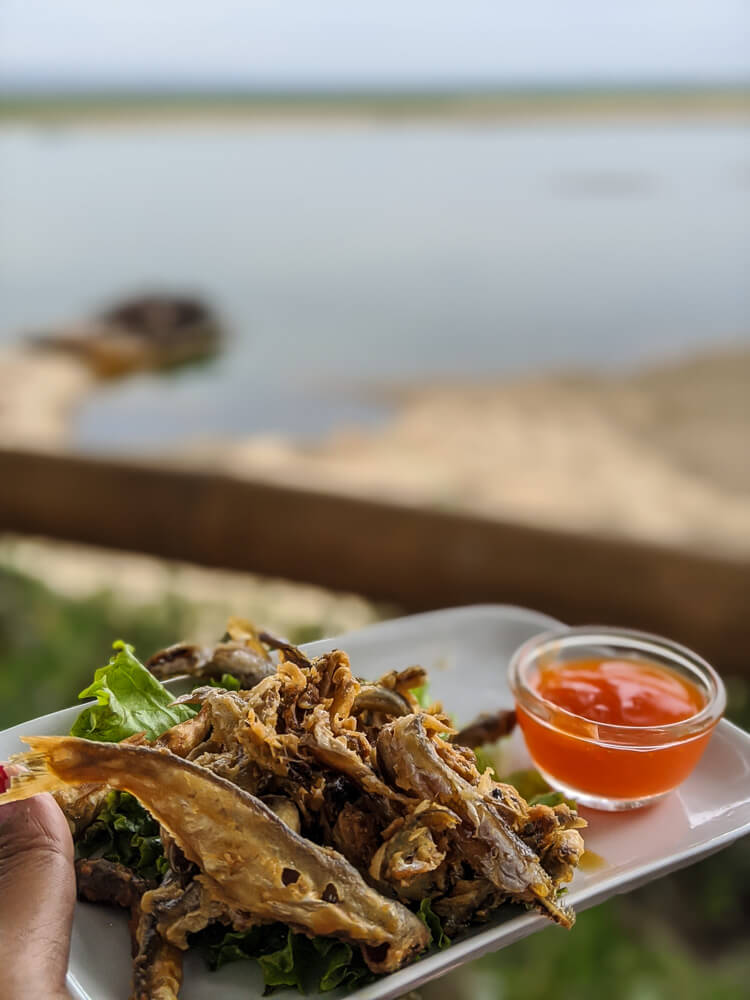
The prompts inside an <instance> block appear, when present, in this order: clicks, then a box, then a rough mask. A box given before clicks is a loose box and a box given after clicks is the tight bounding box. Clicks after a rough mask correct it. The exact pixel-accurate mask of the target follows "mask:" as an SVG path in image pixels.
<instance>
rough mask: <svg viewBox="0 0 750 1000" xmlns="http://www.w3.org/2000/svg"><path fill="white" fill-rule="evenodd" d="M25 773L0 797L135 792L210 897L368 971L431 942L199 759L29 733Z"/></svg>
mask: <svg viewBox="0 0 750 1000" xmlns="http://www.w3.org/2000/svg"><path fill="white" fill-rule="evenodd" d="M25 742H26V743H28V744H29V746H30V747H31V753H30V754H24V755H21V759H23V760H24V762H25V763H26V765H27V766H28V767H29V768H30V771H31V773H30V774H27V775H24V776H22V777H21V778H19V779H15V780H14V785H13V786H12V787H11V789H10V791H9V792H8V793H6V795H5V796H2V797H0V799H6V800H10V799H15V798H25V797H27V796H28V795H33V794H36V793H37V792H38V791H40V790H43V789H44V788H47V789H49V788H54V787H56V786H57V785H59V784H60V783H63V784H74V785H75V784H85V783H88V782H96V781H99V782H104V783H107V784H108V785H110V786H111V787H112V788H118V789H121V790H123V791H127V792H130V794H131V795H134V796H135V797H136V798H137V799H138V800H139V801H140V802H141V803H142V804H143V805H144V806H145V807H146V808H147V809H148V810H149V812H150V813H151V814H152V815H153V816H154V818H155V819H156V820H157V821H158V822H159V823H161V825H162V826H164V827H165V828H166V829H167V831H168V832H169V833H170V834H171V836H172V837H173V838H174V840H175V841H176V843H177V844H178V845H179V847H180V849H181V850H182V852H183V853H184V855H185V857H186V858H188V859H189V860H190V861H193V862H194V863H195V864H197V865H198V866H199V867H200V869H201V872H202V873H203V874H202V876H201V879H202V881H203V884H204V886H205V887H206V889H207V890H208V891H209V892H210V893H211V895H212V896H214V897H215V898H216V899H217V900H219V901H221V902H223V903H225V904H226V905H228V906H229V907H231V908H232V909H235V910H241V911H246V912H248V913H251V914H252V915H253V916H255V917H257V918H259V919H261V920H269V921H277V920H278V921H281V922H282V923H285V924H287V925H288V926H290V927H292V928H293V929H295V930H298V931H301V932H302V933H307V934H312V935H332V936H335V937H339V938H341V939H343V940H346V941H349V942H351V943H353V944H357V945H360V946H361V947H362V952H363V956H364V958H365V961H366V962H367V964H368V965H369V967H370V968H371V969H372V970H373V971H374V972H392V971H394V970H395V969H398V968H400V967H401V966H402V965H403V964H404V963H405V962H406V961H407V960H408V959H410V958H412V957H413V956H414V955H415V954H417V953H418V952H420V951H423V950H424V949H425V948H426V947H427V946H428V944H429V932H428V931H427V929H426V928H425V926H424V925H423V924H422V923H421V921H420V920H419V919H418V918H417V917H416V916H415V915H414V914H413V913H411V912H410V911H409V910H408V909H407V908H406V907H404V906H402V905H401V904H400V903H397V902H394V901H391V900H388V899H386V898H385V897H384V896H381V895H380V894H379V893H378V892H376V891H375V890H374V889H371V888H370V887H369V886H368V885H367V884H366V883H365V881H364V879H363V878H362V877H361V875H360V874H359V873H358V872H357V871H356V869H355V868H353V867H352V865H350V864H349V862H348V861H346V859H345V858H343V857H342V856H341V855H340V854H338V853H337V852H336V851H334V850H332V849H331V848H325V847H319V846H318V845H316V844H314V843H312V842H311V841H309V840H306V839H305V838H304V837H301V836H299V835H298V834H296V833H294V831H293V830H291V829H290V828H289V827H288V826H286V824H284V823H283V822H282V821H281V820H280V819H279V818H278V817H277V816H276V815H275V814H274V813H273V812H272V811H271V810H270V809H269V808H268V807H267V806H265V805H264V804H263V803H262V802H261V801H260V800H259V799H257V798H255V797H254V796H253V795H250V794H249V793H248V792H246V791H244V790H242V789H241V788H239V787H238V786H236V785H233V784H232V783H231V782H229V781H227V780H226V779H224V778H221V777H219V776H217V775H215V774H212V773H211V772H210V771H208V770H206V769H205V768H202V767H200V766H199V765H196V764H193V763H191V762H190V761H185V760H182V759H181V758H179V757H176V756H174V754H171V753H169V752H166V751H163V750H157V749H153V748H151V747H147V746H132V745H130V746H129V745H126V744H112V743H94V742H91V741H89V740H82V739H77V738H75V737H70V736H68V737H65V736H62V737H55V736H44V737H29V738H26V739H25Z"/></svg>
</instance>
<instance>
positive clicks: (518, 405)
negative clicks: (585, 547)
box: [195, 348, 750, 554]
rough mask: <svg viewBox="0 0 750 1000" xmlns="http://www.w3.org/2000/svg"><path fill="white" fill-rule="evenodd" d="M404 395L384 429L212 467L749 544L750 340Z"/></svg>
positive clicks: (533, 518)
mask: <svg viewBox="0 0 750 1000" xmlns="http://www.w3.org/2000/svg"><path fill="white" fill-rule="evenodd" d="M395 398H396V401H397V403H398V408H397V411H396V415H395V416H394V418H393V420H392V421H391V422H390V423H389V424H388V425H387V426H386V427H384V428H379V429H377V430H374V431H369V430H367V431H366V430H347V431H344V430H342V431H340V432H338V433H336V434H334V435H331V436H330V437H329V438H328V439H326V440H325V441H323V442H321V443H320V444H318V445H315V446H304V447H303V446H301V445H298V444H295V443H294V442H293V441H290V440H288V439H283V438H279V437H274V436H264V437H257V436H256V437H252V438H249V439H248V440H247V441H244V442H242V443H239V444H222V445H220V446H219V452H218V455H219V458H218V461H219V463H220V464H221V465H222V466H223V467H225V468H228V469H230V470H232V471H234V472H235V473H238V474H246V475H253V476H263V477H267V478H271V479H274V480H278V481H283V482H292V483H300V482H303V483H306V484H308V485H312V486H315V487H320V488H325V489H333V490H343V491H346V492H349V493H353V494H357V495H364V496H368V497H384V498H393V499H397V500H401V501H403V500H406V501H409V502H413V503H415V504H429V505H433V506H440V507H445V508H458V509H464V510H472V511H478V512H480V513H482V514H487V515H491V516H497V517H502V518H508V519H511V520H519V521H526V522H533V523H537V524H539V523H541V524H546V525H550V526H554V527H562V528H570V529H573V530H580V531H594V532H600V533H601V532H603V533H609V534H617V535H620V536H625V537H637V538H645V539H652V540H654V541H658V542H663V543H676V544H682V545H687V546H690V547H698V548H703V549H714V550H716V549H719V550H723V551H725V552H728V553H730V554H731V553H736V552H742V553H744V554H747V553H750V349H748V348H738V349H736V350H732V351H726V352H719V353H712V354H706V355H704V356H700V357H695V358H691V359H689V360H685V361H679V362H675V363H673V364H664V365H661V366H659V367H652V368H649V369H644V370H643V371H640V372H636V373H634V374H629V375H624V376H618V377H606V376H598V375H574V374H569V375H565V374H559V375H546V376H539V377H534V378H526V379H521V380H514V381H507V382H503V381H486V382H473V383H458V384H452V383H444V384H434V383H433V384H430V385H424V386H412V387H405V388H403V389H401V390H399V391H398V392H397V393H396V396H395ZM202 451H203V449H197V450H196V452H195V455H196V457H198V458H199V457H200V454H201V452H202ZM211 452H212V460H213V461H217V450H216V447H212V449H211ZM204 454H205V453H204ZM205 457H208V456H207V454H205Z"/></svg>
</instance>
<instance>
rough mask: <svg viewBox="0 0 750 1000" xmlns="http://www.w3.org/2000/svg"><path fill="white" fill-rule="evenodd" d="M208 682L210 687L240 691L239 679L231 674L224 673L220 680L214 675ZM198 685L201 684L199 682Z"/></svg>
mask: <svg viewBox="0 0 750 1000" xmlns="http://www.w3.org/2000/svg"><path fill="white" fill-rule="evenodd" d="M208 683H209V685H210V687H215V688H224V689H225V690H226V691H239V689H240V682H239V680H238V679H237V678H236V677H233V676H232V675H231V674H222V675H221V680H219V681H217V680H215V679H214V678H213V677H212V678H211V679H210V680H209V682H208ZM196 687H200V684H197V685H196Z"/></svg>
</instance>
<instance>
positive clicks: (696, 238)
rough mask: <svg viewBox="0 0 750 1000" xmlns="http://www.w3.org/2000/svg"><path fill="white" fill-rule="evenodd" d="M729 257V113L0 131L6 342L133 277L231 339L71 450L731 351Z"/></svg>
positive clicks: (85, 433)
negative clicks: (378, 399) (520, 374)
mask: <svg viewBox="0 0 750 1000" xmlns="http://www.w3.org/2000/svg"><path fill="white" fill-rule="evenodd" d="M748 261H750V139H749V138H748V132H747V131H745V130H744V129H742V128H741V127H740V126H738V125H720V124H711V123H697V124H696V123H691V124H688V125H685V124H679V125H678V124H675V125H664V124H651V125H644V124H616V125H608V126H601V125H596V126H595V125H571V124H568V123H566V124H559V125H554V126H542V125H533V126H532V125H526V126H517V125H515V126H507V125H487V126H474V125H472V126H469V125H457V124H450V125H444V126H434V125H429V126H427V125H424V126H415V125H413V124H410V125H408V126H407V125H404V126H398V125H393V124H390V123H389V124H383V125H381V126H377V125H375V126H372V125H371V126H362V127H356V126H343V125H340V124H331V125H326V124H322V125H318V126H315V125H297V126H290V125H285V126H266V127H260V126H257V127H256V126H253V127H243V126H232V125H218V124H217V125H192V126H190V127H189V128H188V127H179V128H178V127H164V126H161V127H159V126H152V125H142V126H128V127H125V126H123V127H118V128H112V129H104V128H96V127H75V128H66V129H64V130H63V129H53V128H40V127H29V126H18V127H7V128H5V129H4V130H2V131H0V339H11V338H13V337H15V336H16V335H17V332H18V331H19V330H20V329H23V328H28V327H33V326H35V325H40V324H42V325H43V324H45V323H47V322H50V321H53V320H57V319H60V318H71V317H77V316H80V315H85V314H86V313H87V312H88V311H90V310H91V309H92V308H95V307H97V306H98V305H100V304H101V303H107V302H109V301H110V300H111V299H113V298H117V297H119V296H122V295H124V294H129V293H131V292H138V291H141V290H142V289H143V288H144V287H147V288H157V287H164V288H167V289H170V288H173V289H186V290H194V291H197V292H199V293H200V294H202V295H204V296H205V297H206V298H207V299H208V300H209V301H210V302H211V303H213V304H214V305H215V306H216V307H217V308H218V309H219V310H220V312H221V314H222V315H223V316H224V318H225V320H226V323H227V325H228V327H229V329H230V331H231V333H232V342H231V346H230V349H229V350H228V351H227V353H226V354H225V355H224V356H223V357H222V358H221V359H220V360H219V361H217V362H216V363H214V364H212V365H209V366H204V367H201V368H195V369H192V370H188V371H185V372H183V373H181V374H179V375H177V376H173V377H171V378H169V379H164V378H155V377H139V378H136V379H131V380H129V381H127V382H123V383H121V384H120V385H119V386H116V387H113V388H107V389H106V390H102V391H101V392H100V393H98V395H97V397H96V398H95V399H94V400H92V401H91V402H90V403H88V404H87V405H86V407H85V408H84V410H83V412H82V413H81V416H80V420H79V425H78V434H79V439H80V441H81V443H82V444H84V445H88V446H98V445H101V444H106V445H110V446H127V445H129V444H146V443H149V442H156V443H159V442H162V441H164V440H166V439H169V438H172V437H177V436H181V435H184V434H215V433H225V432H229V433H242V432H247V431H253V430H267V429H277V430H281V431H294V432H298V433H318V432H320V431H323V430H325V429H327V428H328V427H330V426H332V425H334V424H336V423H338V422H341V421H347V420H373V419H377V417H378V411H377V408H375V407H371V406H367V405H363V404H359V403H357V402H356V400H355V399H354V398H352V397H351V396H350V395H349V394H348V392H346V391H342V390H341V389H340V388H337V387H336V386H335V384H334V381H335V380H336V379H339V380H344V381H345V380H346V379H347V378H353V379H362V378H372V377H385V378H388V377H399V378H404V377H409V376H414V375H420V376H424V375H431V374H440V375H445V374H448V373H453V372H455V373H458V374H462V375H466V374H469V375H470V374H475V373H481V374H491V373H512V372H515V371H521V370H527V369H532V368H533V369H538V368H546V369H548V368H553V367H561V366H568V367H569V366H578V367H580V366H586V367H596V368H601V367H608V366H613V365H622V364H632V363H637V362H640V361H642V360H644V359H648V358H650V357H663V356H665V355H666V356H671V355H674V354H679V353H681V352H683V351H685V350H688V349H693V348H696V347H700V346H706V345H710V344H712V343H718V342H723V341H727V340H731V339H736V338H737V337H745V336H747V335H750V283H749V282H748V280H747V277H748V275H747V270H748ZM341 384H342V385H343V382H342V383H341Z"/></svg>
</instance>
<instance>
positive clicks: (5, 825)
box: [0, 767, 75, 1000]
mask: <svg viewBox="0 0 750 1000" xmlns="http://www.w3.org/2000/svg"><path fill="white" fill-rule="evenodd" d="M3 771H4V769H3V768H2V767H0V784H2V779H3ZM0 790H2V788H0ZM74 903H75V871H74V868H73V840H72V837H71V835H70V830H69V829H68V824H67V822H66V820H65V817H64V816H63V814H62V811H61V810H60V808H59V806H58V805H57V803H56V802H55V800H54V799H53V798H52V796H51V795H37V796H36V797H35V798H33V799H26V800H24V801H23V802H11V803H8V804H7V805H2V806H0V968H1V969H2V970H3V971H2V990H1V991H0V992H2V996H3V998H4V1000H39V998H40V997H45V998H49V1000H63V998H66V1000H68V998H69V996H70V994H69V993H68V991H67V989H66V987H65V974H66V972H67V968H68V952H69V950H70V930H71V924H72V922H73V905H74Z"/></svg>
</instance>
